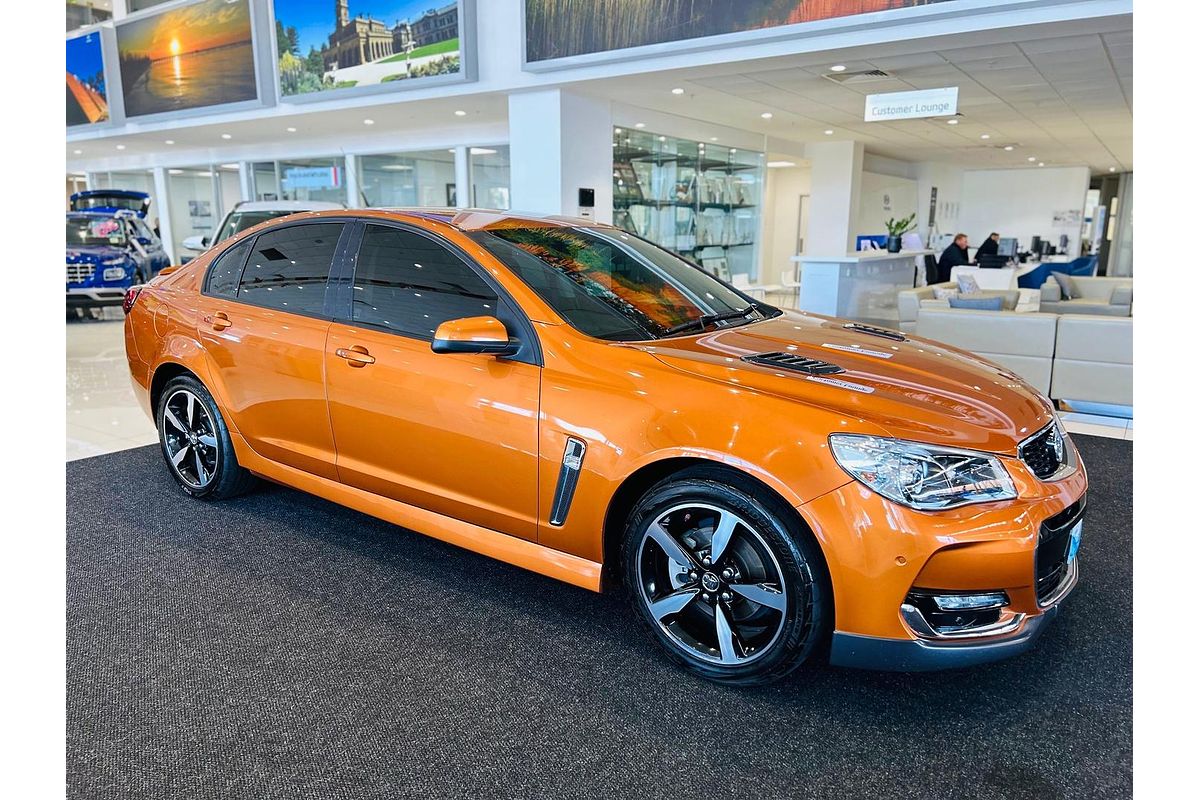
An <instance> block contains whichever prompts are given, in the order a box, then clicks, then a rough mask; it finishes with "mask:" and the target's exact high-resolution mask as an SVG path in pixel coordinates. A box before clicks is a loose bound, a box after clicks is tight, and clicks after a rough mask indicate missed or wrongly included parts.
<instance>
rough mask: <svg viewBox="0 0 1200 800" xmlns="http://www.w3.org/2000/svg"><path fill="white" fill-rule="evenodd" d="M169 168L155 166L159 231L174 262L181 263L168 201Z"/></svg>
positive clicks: (155, 191) (155, 195)
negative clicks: (176, 248) (176, 249)
mask: <svg viewBox="0 0 1200 800" xmlns="http://www.w3.org/2000/svg"><path fill="white" fill-rule="evenodd" d="M168 197H170V195H169V194H167V170H166V169H165V168H164V167H155V168H154V198H155V202H157V203H158V204H159V209H158V233H159V236H160V238H161V239H162V243H163V247H164V248H165V249H166V251H167V255H168V256H170V258H171V263H172V264H178V263H179V255H178V254H177V253H176V252H175V237H174V236H172V235H171V204H170V203H169V202H168V201H167V198H168Z"/></svg>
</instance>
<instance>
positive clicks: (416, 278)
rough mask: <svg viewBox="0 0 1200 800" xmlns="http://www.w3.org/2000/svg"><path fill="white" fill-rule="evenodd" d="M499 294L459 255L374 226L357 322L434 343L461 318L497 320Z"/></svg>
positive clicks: (360, 271) (358, 274)
mask: <svg viewBox="0 0 1200 800" xmlns="http://www.w3.org/2000/svg"><path fill="white" fill-rule="evenodd" d="M496 302H497V299H496V293H495V292H493V291H492V289H491V287H489V286H488V285H487V284H486V283H485V282H484V281H483V279H482V278H480V277H479V276H478V275H477V274H475V271H474V270H472V269H471V268H470V267H469V266H467V264H466V263H464V262H463V261H462V259H460V258H459V257H458V256H456V255H455V254H454V253H452V252H451V251H450V250H448V249H446V248H445V247H444V246H442V245H440V244H438V243H437V242H435V241H433V240H432V239H429V238H428V237H425V236H422V235H420V234H417V233H412V232H411V231H406V230H401V229H399V228H388V227H384V226H382V225H368V226H367V228H366V231H365V233H364V235H363V241H362V245H361V247H360V248H359V252H358V266H357V268H356V269H355V272H354V307H353V310H352V311H351V314H352V316H353V319H354V320H355V321H356V322H363V323H368V324H371V325H380V326H383V327H385V328H391V329H392V330H394V331H396V332H398V333H403V334H406V335H409V336H416V337H419V338H422V339H429V338H432V336H433V333H434V331H436V330H437V326H438V325H441V324H442V323H443V322H445V321H446V320H451V319H459V318H460V317H479V316H489V317H494V316H496Z"/></svg>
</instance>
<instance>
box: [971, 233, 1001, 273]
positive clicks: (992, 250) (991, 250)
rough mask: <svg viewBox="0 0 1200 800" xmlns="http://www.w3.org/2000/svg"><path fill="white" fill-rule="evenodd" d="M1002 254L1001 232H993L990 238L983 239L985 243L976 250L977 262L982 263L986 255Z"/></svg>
mask: <svg viewBox="0 0 1200 800" xmlns="http://www.w3.org/2000/svg"><path fill="white" fill-rule="evenodd" d="M999 255H1000V234H998V233H993V234H991V235H990V236H988V238H986V239H984V240H983V244H981V245H979V249H978V250H976V251H975V261H976V263H978V264H980V265H982V264H983V257H984V256H999Z"/></svg>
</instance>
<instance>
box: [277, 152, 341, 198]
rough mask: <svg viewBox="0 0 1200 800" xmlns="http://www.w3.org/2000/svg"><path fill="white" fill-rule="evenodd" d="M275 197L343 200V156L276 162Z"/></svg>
mask: <svg viewBox="0 0 1200 800" xmlns="http://www.w3.org/2000/svg"><path fill="white" fill-rule="evenodd" d="M279 176H280V178H281V183H282V186H281V187H280V190H281V191H280V195H279V197H278V198H277V199H279V200H321V201H327V202H331V203H345V202H346V160H345V159H344V158H299V159H291V160H289V161H280V162H279Z"/></svg>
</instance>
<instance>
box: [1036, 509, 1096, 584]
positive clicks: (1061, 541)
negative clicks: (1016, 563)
mask: <svg viewBox="0 0 1200 800" xmlns="http://www.w3.org/2000/svg"><path fill="white" fill-rule="evenodd" d="M1086 507H1087V495H1084V496H1083V497H1081V498H1079V499H1078V500H1076V501H1075V502H1074V503H1072V504H1071V505H1069V506H1067V507H1066V508H1065V509H1063V510H1062V511H1060V512H1059V513H1057V514H1055V515H1054V516H1053V517H1050V519H1048V520H1046V521H1045V522H1043V523H1042V527H1041V528H1040V529H1039V531H1038V546H1037V552H1036V554H1035V556H1034V577H1035V579H1036V588H1037V599H1038V602H1039V603H1044V602H1046V600H1047V599H1048V598H1050V597H1053V596H1054V593H1055V592H1057V591H1058V589H1059V587H1061V586H1062V584H1063V581H1065V580H1067V577H1068V574H1069V572H1070V564H1069V563H1068V561H1067V557H1068V556H1069V555H1070V552H1071V529H1072V528H1074V527H1075V523H1077V522H1079V520H1080V518H1081V517H1083V512H1084V509H1085V508H1086Z"/></svg>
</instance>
